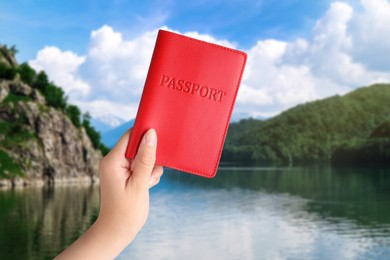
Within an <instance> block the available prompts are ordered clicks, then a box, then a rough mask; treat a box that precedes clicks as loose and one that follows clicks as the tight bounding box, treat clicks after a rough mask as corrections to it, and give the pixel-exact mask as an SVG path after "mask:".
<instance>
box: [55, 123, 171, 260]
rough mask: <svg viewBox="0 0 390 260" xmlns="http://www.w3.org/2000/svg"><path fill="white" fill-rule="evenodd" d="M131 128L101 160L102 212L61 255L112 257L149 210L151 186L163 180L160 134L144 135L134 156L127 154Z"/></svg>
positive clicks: (72, 256) (138, 227)
mask: <svg viewBox="0 0 390 260" xmlns="http://www.w3.org/2000/svg"><path fill="white" fill-rule="evenodd" d="M129 135H130V131H128V132H126V133H125V134H124V135H123V136H122V137H121V139H120V140H119V141H118V143H117V144H116V145H115V147H114V148H113V149H112V150H111V151H110V152H109V153H108V154H107V155H106V157H104V158H103V159H102V160H101V161H100V167H99V175H100V192H101V194H100V213H99V217H98V219H97V220H96V222H95V223H94V224H93V225H92V226H91V228H90V229H89V230H88V231H87V232H86V233H85V234H84V235H83V236H82V237H80V238H79V239H78V240H77V241H76V242H74V243H73V244H72V245H71V246H70V247H68V248H67V249H66V250H65V251H64V252H62V253H61V254H60V255H59V256H58V257H57V258H58V259H62V258H63V259H67V258H69V259H108V258H110V259H112V258H114V257H116V256H117V255H118V254H119V253H120V252H121V251H122V250H123V249H124V248H125V247H126V246H127V245H128V244H129V243H130V242H131V241H133V239H134V238H135V236H136V235H137V233H138V232H139V231H140V229H141V228H142V226H143V225H144V224H145V222H146V219H147V217H148V212H149V188H151V187H153V186H154V185H156V184H157V183H158V182H159V181H160V177H161V175H162V174H163V168H162V167H161V166H155V165H154V164H155V161H156V148H157V135H156V131H155V130H154V129H150V130H149V131H148V132H146V134H145V135H144V136H143V139H142V141H141V143H140V146H139V148H138V153H137V155H136V157H135V159H134V160H130V161H129V160H128V159H126V158H125V150H126V146H127V142H128V139H129Z"/></svg>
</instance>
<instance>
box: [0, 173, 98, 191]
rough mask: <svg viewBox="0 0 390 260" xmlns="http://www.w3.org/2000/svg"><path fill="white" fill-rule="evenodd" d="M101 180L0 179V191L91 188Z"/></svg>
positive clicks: (81, 178) (93, 178) (79, 178)
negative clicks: (32, 188)
mask: <svg viewBox="0 0 390 260" xmlns="http://www.w3.org/2000/svg"><path fill="white" fill-rule="evenodd" d="M99 184H100V181H99V178H98V177H96V176H93V177H90V176H83V177H71V178H54V179H53V180H49V179H47V178H46V179H25V178H13V179H0V190H8V189H23V188H27V187H37V188H40V187H43V186H48V187H56V186H68V185H69V186H71V185H78V186H91V185H93V186H94V185H99Z"/></svg>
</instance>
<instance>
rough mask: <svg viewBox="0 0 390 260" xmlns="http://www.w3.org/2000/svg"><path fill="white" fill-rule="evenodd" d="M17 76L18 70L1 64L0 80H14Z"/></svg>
mask: <svg viewBox="0 0 390 260" xmlns="http://www.w3.org/2000/svg"><path fill="white" fill-rule="evenodd" d="M15 76H16V69H15V68H12V67H9V66H7V65H5V64H4V63H0V78H1V79H8V80H13V79H14V78H15Z"/></svg>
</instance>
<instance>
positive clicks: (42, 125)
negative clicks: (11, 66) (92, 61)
mask: <svg viewBox="0 0 390 260" xmlns="http://www.w3.org/2000/svg"><path fill="white" fill-rule="evenodd" d="M11 94H12V95H14V96H16V97H18V98H19V99H20V100H18V99H16V100H12V101H7V96H8V95H11ZM15 122H19V123H18V124H15ZM0 124H3V125H5V126H7V125H12V127H13V129H14V130H8V132H4V131H3V132H0V150H2V151H3V152H6V153H7V154H8V156H9V157H11V158H12V159H13V160H14V161H15V162H17V164H18V165H20V168H21V171H22V172H23V174H24V176H22V177H17V178H11V179H9V180H6V179H4V178H3V179H2V180H1V175H0V186H2V185H3V186H6V185H26V184H32V183H45V182H49V183H53V182H54V183H59V182H70V181H71V182H75V181H83V182H85V181H88V182H90V181H92V182H94V181H95V180H97V177H98V165H99V160H100V158H101V157H102V155H101V152H100V151H98V150H96V149H94V147H93V146H92V143H91V141H90V139H89V137H88V136H87V134H86V132H85V130H84V128H82V127H81V128H76V127H75V126H74V125H73V123H72V122H71V121H70V119H69V118H68V117H67V116H66V115H65V114H64V113H63V112H62V111H60V110H57V109H54V108H52V107H48V106H46V105H45V99H44V97H42V95H41V94H40V92H39V91H38V90H36V89H32V88H31V87H30V86H28V85H26V84H24V83H22V82H21V81H20V80H18V79H16V80H12V81H10V80H2V79H0ZM3 128H4V127H3ZM9 131H20V132H21V133H22V134H21V135H20V136H22V137H20V138H19V137H18V138H19V139H18V138H16V137H11V134H9V133H10V132H9ZM7 133H8V135H7ZM11 133H12V132H11Z"/></svg>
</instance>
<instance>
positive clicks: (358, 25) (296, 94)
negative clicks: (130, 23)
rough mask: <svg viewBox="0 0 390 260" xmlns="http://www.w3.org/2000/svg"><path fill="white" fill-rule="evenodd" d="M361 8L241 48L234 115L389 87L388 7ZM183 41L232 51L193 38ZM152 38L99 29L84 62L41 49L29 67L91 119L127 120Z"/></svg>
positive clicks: (343, 9)
mask: <svg viewBox="0 0 390 260" xmlns="http://www.w3.org/2000/svg"><path fill="white" fill-rule="evenodd" d="M361 6H362V9H361V10H359V11H357V10H354V9H353V8H352V7H351V6H350V5H349V4H347V3H343V2H334V3H332V4H331V5H330V8H329V10H327V12H326V13H325V14H324V16H323V17H321V18H320V19H319V20H318V21H317V23H316V25H315V27H314V28H313V31H312V35H311V36H310V37H308V38H305V39H303V38H297V39H295V40H292V41H279V40H275V39H261V40H259V41H258V42H257V43H256V44H255V45H254V46H253V47H251V48H249V49H248V50H247V53H248V63H247V67H246V70H245V73H244V77H243V82H242V86H241V89H240V91H239V94H238V97H237V105H236V107H235V110H234V113H235V114H236V115H252V116H270V115H274V114H277V113H279V112H281V111H282V110H284V109H287V108H289V107H291V106H294V105H296V104H298V103H303V102H307V101H311V100H315V99H319V98H324V97H327V96H331V95H334V94H344V93H345V92H347V91H350V90H352V89H354V88H357V87H359V86H363V85H368V84H371V83H374V82H381V81H382V82H383V81H386V82H389V81H390V72H389V71H390V63H388V61H387V56H386V53H389V52H390V38H388V37H386V35H389V34H390V27H389V26H387V25H388V24H390V3H389V2H388V1H386V0H362V1H361ZM164 29H168V30H169V28H164ZM184 34H186V35H188V36H190V37H194V38H198V39H201V40H206V41H209V42H213V43H217V44H222V45H225V46H229V47H233V48H236V47H237V44H236V43H232V42H229V41H228V40H225V39H216V38H215V37H213V36H211V35H205V34H199V33H198V32H196V31H193V32H187V33H184ZM156 35H157V29H156V30H153V31H147V32H145V33H143V34H141V35H139V36H137V37H135V38H131V39H126V35H123V34H122V33H121V32H118V31H115V30H114V29H113V28H112V27H110V26H108V25H105V26H103V27H101V28H99V29H97V30H95V31H93V32H92V33H91V39H90V44H89V46H88V51H87V53H86V54H85V56H79V55H77V54H75V53H72V52H71V51H61V50H59V49H58V48H56V47H45V48H44V49H42V50H41V51H39V52H38V54H37V57H36V59H35V60H33V61H31V62H30V63H31V65H32V66H34V68H37V69H44V70H45V71H46V72H47V73H48V75H49V76H50V78H51V79H52V80H54V81H55V82H56V83H57V84H58V85H61V86H63V87H64V90H65V91H66V93H67V94H68V95H69V97H70V101H71V102H73V103H76V104H78V105H80V106H81V107H82V108H83V109H84V110H89V111H90V112H91V114H92V116H94V117H97V116H107V115H110V114H112V115H114V116H117V117H119V118H122V119H124V120H128V119H130V118H133V117H134V116H135V113H136V108H137V107H138V102H139V99H140V95H141V92H142V88H143V85H144V81H145V78H146V74H147V71H148V67H149V63H150V59H151V55H152V52H153V48H154V43H155V38H156Z"/></svg>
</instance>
